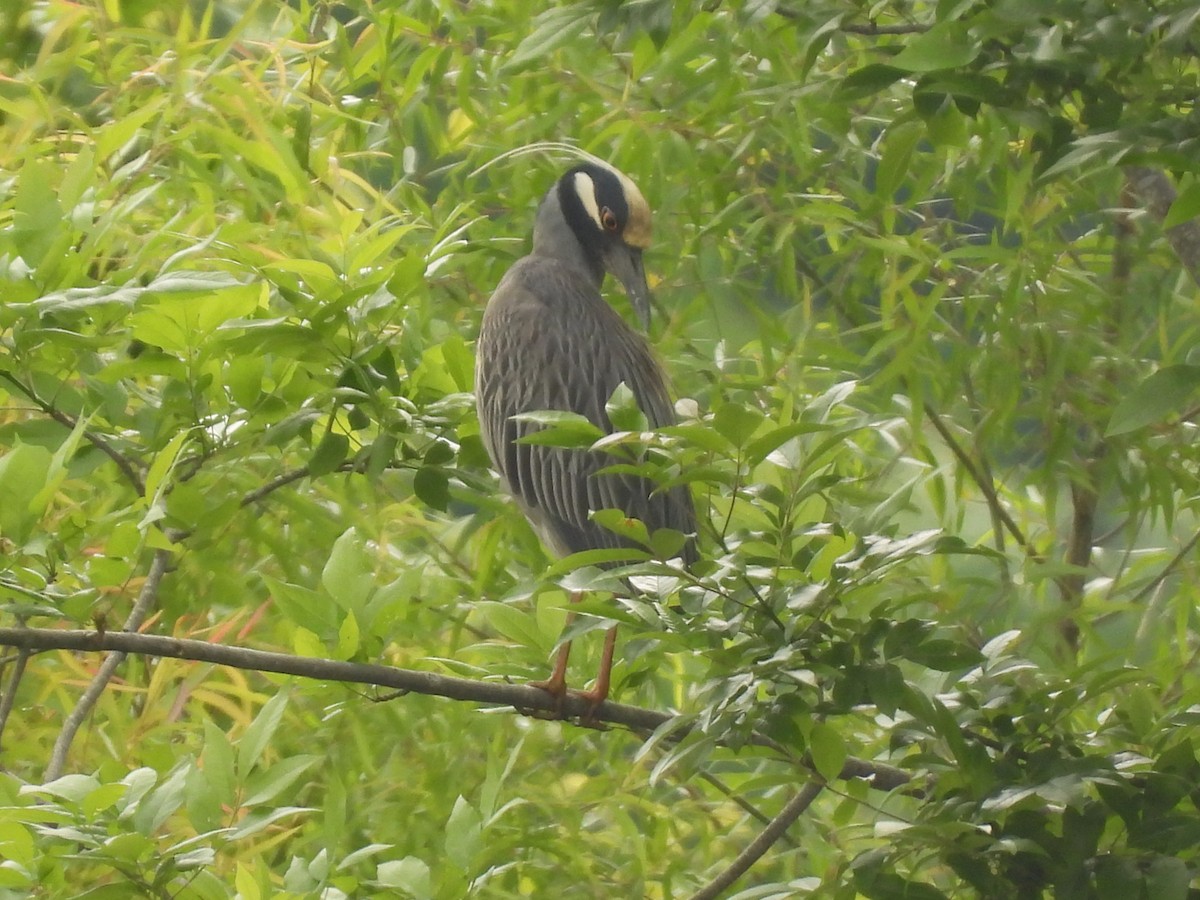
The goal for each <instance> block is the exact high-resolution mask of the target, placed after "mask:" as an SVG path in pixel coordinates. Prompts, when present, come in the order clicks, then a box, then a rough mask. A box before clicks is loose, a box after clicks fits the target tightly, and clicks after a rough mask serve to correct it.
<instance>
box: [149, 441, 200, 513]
mask: <svg viewBox="0 0 1200 900" xmlns="http://www.w3.org/2000/svg"><path fill="white" fill-rule="evenodd" d="M190 433H191V432H189V431H180V432H177V433H176V434H175V435H174V436H172V438H171V439H170V440H169V441H167V445H166V446H165V447H163V448H162V449H161V450H159V451H158V453H156V454H155V455H154V462H152V463H151V464H150V469H149V471H147V472H146V492H145V495H144V496H145V497H146V500H148V501H149V502H151V503H154V502H157V500H158V499H159V492H160V491H162V490H164V489H165V487H166V479H167V475H168V474H169V473H170V472H171V470H172V469H173V468H174V467H175V461H176V460H177V459H179V453H180V451H181V450H183V445H184V443H185V442H186V441H187V439H188V435H189V434H190Z"/></svg>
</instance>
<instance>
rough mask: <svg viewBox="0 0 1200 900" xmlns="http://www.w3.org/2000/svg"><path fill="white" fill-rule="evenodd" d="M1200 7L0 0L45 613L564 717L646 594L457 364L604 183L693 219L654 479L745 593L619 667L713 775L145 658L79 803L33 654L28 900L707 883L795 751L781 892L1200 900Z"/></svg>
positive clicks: (18, 701) (14, 467) (11, 577)
mask: <svg viewBox="0 0 1200 900" xmlns="http://www.w3.org/2000/svg"><path fill="white" fill-rule="evenodd" d="M1198 21H1200V4H1197V3H1194V2H1183V0H1163V2H1158V3H1155V4H1148V3H1143V2H1141V0H1055V2H1050V3H1046V2H1034V0H959V2H950V0H942V2H936V3H935V2H924V0H922V2H914V3H909V2H888V0H882V2H876V3H866V2H860V0H812V2H804V3H801V2H795V3H786V2H779V3H776V2H771V0H758V2H754V0H746V2H727V3H722V2H711V3H688V2H681V0H637V2H627V3H619V2H614V0H590V2H577V3H563V4H545V3H520V2H516V0H491V2H479V3H465V2H455V0H441V2H413V0H360V2H347V3H325V2H307V0H292V2H290V3H283V2H279V0H223V2H218V0H213V2H204V0H192V2H184V0H168V2H162V0H153V2H151V0H87V2H67V0H10V2H8V3H6V4H5V6H4V9H3V10H2V11H0V136H2V140H0V301H2V302H0V347H2V353H0V550H2V553H0V595H2V596H3V613H2V617H3V623H4V624H12V623H14V622H28V623H30V624H33V625H42V626H45V625H61V626H62V627H86V628H96V627H99V628H105V627H107V628H109V629H116V628H119V627H122V624H125V625H126V627H129V626H135V627H138V628H140V629H143V630H150V631H153V632H155V633H160V634H167V635H176V636H184V637H197V638H202V639H205V640H212V641H221V642H227V643H232V644H242V645H249V646H255V647H261V648H268V649H277V650H283V651H289V652H295V653H298V654H302V655H309V656H329V657H333V658H338V659H352V660H359V661H378V662H386V663H391V664H395V665H401V666H410V667H415V668H429V669H433V670H437V671H445V672H452V673H455V674H460V675H467V676H469V677H477V678H490V679H511V680H514V681H521V680H527V679H530V678H536V677H540V676H541V675H543V674H544V672H545V669H546V666H547V661H548V658H549V656H550V655H551V653H552V648H553V647H554V645H555V642H556V641H557V640H558V639H559V636H560V633H561V629H562V626H563V621H564V613H563V610H562V607H563V605H564V604H565V598H566V590H567V588H573V587H578V586H580V585H589V584H590V585H593V586H600V587H603V586H604V584H605V583H606V582H605V579H604V578H603V577H602V576H599V575H598V574H597V573H596V572H595V571H594V570H590V569H588V568H586V567H581V566H577V565H575V564H574V563H568V564H566V565H560V566H557V567H556V568H555V569H553V570H550V571H548V560H547V559H546V556H545V554H544V551H543V550H542V549H541V548H540V546H539V545H538V543H537V541H536V539H535V537H534V536H533V534H532V532H531V531H530V530H529V529H528V527H527V525H526V524H525V522H524V520H523V519H522V517H521V516H520V514H519V513H518V512H517V511H516V510H515V509H514V507H513V506H512V505H511V504H510V503H509V502H507V501H506V500H505V499H503V497H502V496H501V495H500V494H499V492H498V485H497V483H496V479H495V477H494V476H493V475H492V474H491V473H490V472H489V471H488V469H487V465H486V458H485V455H484V453H483V450H482V445H481V443H480V440H479V436H478V425H477V423H476V421H475V418H474V411H473V403H472V399H471V396H470V391H471V386H472V366H473V357H472V349H471V348H472V343H473V341H474V338H475V335H476V332H477V328H478V323H479V317H480V313H481V310H482V308H483V305H484V303H485V302H486V299H487V297H488V295H489V293H490V290H491V288H492V287H493V286H494V285H495V284H496V283H497V281H498V280H499V278H500V276H501V274H502V273H503V272H504V270H505V269H506V267H507V266H508V265H509V264H511V262H512V261H513V260H514V259H516V258H517V257H519V256H521V255H522V254H523V253H524V252H526V249H527V247H528V235H529V233H530V230H531V225H532V215H533V210H534V208H535V206H536V203H537V200H538V198H539V197H540V195H541V194H542V193H543V192H544V191H545V190H546V189H547V188H548V187H549V185H550V184H552V182H553V180H554V179H555V178H556V176H557V174H558V173H559V172H560V171H561V170H562V169H563V168H564V167H565V166H567V165H568V164H569V162H570V160H571V158H572V157H571V147H572V146H574V147H578V148H580V149H582V150H585V151H588V152H591V153H594V154H596V155H599V156H601V157H603V158H605V159H608V160H610V161H611V162H612V163H614V164H615V165H617V166H619V167H620V168H622V169H623V170H624V171H626V172H627V173H629V174H630V175H631V176H632V177H633V178H634V179H635V180H636V181H637V182H638V184H639V185H640V187H641V189H642V191H643V192H644V193H645V195H646V196H647V198H649V200H650V202H651V204H652V206H654V208H655V210H656V223H655V228H656V242H655V247H654V249H653V250H652V251H651V252H650V254H649V256H648V260H647V265H648V269H649V270H650V271H651V273H652V274H651V277H652V283H653V286H654V288H655V290H656V295H657V296H656V305H657V310H658V314H657V317H656V321H655V323H654V325H653V328H652V340H653V342H654V343H655V345H656V347H657V348H658V350H659V352H660V354H661V356H662V358H663V360H664V362H665V364H666V366H667V368H668V369H669V371H670V372H671V373H672V376H673V378H674V381H675V386H676V389H677V392H678V394H679V395H680V396H681V397H684V398H689V399H691V400H693V401H694V404H693V405H690V406H685V412H687V413H688V415H687V417H685V419H684V421H683V423H682V424H681V425H680V426H679V427H678V428H675V429H668V430H667V431H666V432H665V433H664V434H660V435H656V436H641V435H631V436H630V437H629V438H628V440H629V441H631V442H633V443H644V442H646V441H649V442H651V443H653V444H655V445H656V446H657V447H659V448H660V449H661V451H662V454H663V455H664V457H665V459H666V460H667V462H666V463H665V464H664V471H665V473H666V475H665V477H679V478H683V479H684V480H686V481H688V482H689V483H691V484H692V485H693V488H694V490H695V491H696V496H697V499H698V501H699V503H700V506H701V508H702V510H703V516H702V518H704V520H705V522H704V524H703V526H702V534H701V541H702V546H703V547H704V550H705V556H706V560H705V562H703V563H702V564H701V565H700V566H699V567H698V568H697V570H696V572H695V574H694V575H693V576H690V577H686V578H685V577H682V576H680V575H679V574H678V573H671V572H670V571H669V570H668V569H663V568H662V567H661V566H658V565H656V564H655V563H653V562H647V563H646V564H645V565H642V566H641V567H637V568H636V571H638V572H641V573H642V574H643V575H644V576H645V578H646V580H645V581H644V582H643V583H644V584H645V585H646V590H645V592H644V594H643V595H642V596H640V597H638V598H635V599H631V600H625V601H622V602H621V603H620V604H619V605H618V604H614V603H613V602H611V601H610V600H606V599H597V600H595V601H594V602H590V603H589V604H588V605H586V606H585V609H586V610H588V611H589V612H590V613H591V614H592V615H590V616H585V617H584V618H583V619H581V628H580V629H579V630H582V631H587V630H588V629H592V630H594V629H595V628H596V627H603V626H604V625H605V624H606V623H605V622H604V621H603V620H602V619H599V618H597V616H601V615H605V614H608V615H610V616H616V617H617V618H618V619H619V621H621V622H622V623H623V625H624V626H625V627H624V628H623V636H622V643H621V650H620V661H619V665H618V670H617V685H616V689H617V694H618V699H619V700H621V701H623V702H627V703H632V704H637V705H642V706H648V707H652V708H655V709H662V710H675V711H678V712H679V713H680V714H681V715H682V716H683V721H686V722H688V723H691V724H693V725H694V726H695V730H694V731H693V732H692V734H691V735H690V736H689V737H688V738H687V739H686V740H684V741H683V742H681V743H679V744H675V745H672V744H669V743H668V742H666V741H662V740H651V741H649V742H646V743H643V739H642V737H641V736H638V735H633V734H627V733H624V732H621V731H608V732H597V731H593V730H587V729H579V728H576V727H573V726H570V725H563V724H559V723H552V722H544V721H536V720H530V719H526V718H523V717H520V716H516V715H513V714H511V713H510V712H503V711H500V712H498V713H492V714H489V713H488V712H487V711H483V710H479V709H476V708H473V707H471V706H469V705H467V704H460V703H453V702H450V701H445V700H438V699H435V698H428V697H416V696H407V697H403V698H400V699H392V700H391V702H387V703H376V702H372V700H373V699H377V698H374V697H372V696H369V695H367V694H364V693H363V692H361V691H360V690H357V689H351V688H348V687H346V686H342V685H337V684H324V683H306V682H302V681H299V680H289V679H285V678H281V677H275V676H265V675H256V674H253V673H246V672H239V671H233V670H225V669H220V668H215V667H211V666H205V665H197V664H192V663H183V662H179V661H176V660H158V661H155V660H149V659H136V658H130V659H128V660H126V661H125V663H124V664H123V666H122V667H121V668H120V669H119V670H118V674H117V677H116V679H115V680H114V681H113V682H112V683H111V684H109V685H108V687H107V688H106V690H104V692H103V693H102V695H101V696H100V698H99V701H98V703H97V705H96V707H95V709H94V711H92V712H91V714H90V715H89V717H88V718H87V720H86V722H85V724H84V727H83V729H82V731H81V732H80V733H79V735H78V737H77V739H76V740H75V742H74V744H73V745H72V746H71V748H70V753H69V756H68V757H66V759H67V762H66V765H65V766H63V765H62V764H61V762H59V763H55V762H52V761H51V758H52V753H53V747H54V745H55V742H56V740H59V739H60V734H61V729H62V724H63V720H64V718H65V717H66V715H67V714H68V713H69V712H70V711H71V710H72V709H73V708H74V707H75V705H76V703H77V702H78V700H79V697H80V696H81V695H82V693H83V692H84V690H85V689H86V687H87V685H88V683H89V682H90V681H91V680H92V679H93V677H94V676H95V673H96V670H97V668H98V667H99V665H100V660H99V659H97V658H93V657H91V656H87V655H75V654H70V653H47V654H41V655H37V656H34V657H32V658H29V659H28V660H25V659H18V657H17V656H16V655H15V654H14V655H9V656H6V657H5V658H4V660H5V672H4V674H5V685H6V691H5V697H6V698H7V702H9V703H12V704H13V708H12V710H11V715H9V717H8V720H7V722H6V727H5V730H4V734H3V756H2V757H0V759H2V763H3V770H4V771H3V774H0V795H2V797H3V802H2V803H0V851H2V852H0V856H3V858H4V860H5V862H4V863H2V864H0V895H2V896H6V897H8V896H11V897H24V896H30V895H33V896H46V897H68V896H70V897H80V896H86V897H110V896H111V897H128V896H147V897H167V896H170V897H178V898H186V897H226V896H233V895H234V894H235V892H236V894H237V895H238V896H241V897H243V898H256V897H289V896H295V897H301V896H318V895H319V896H323V897H328V898H336V897H342V896H346V897H350V896H378V895H388V896H407V897H415V898H459V897H466V896H472V897H496V898H500V897H545V896H563V897H610V896H614V895H617V894H622V895H625V896H644V897H650V898H663V897H684V896H690V895H692V894H693V893H695V892H697V891H699V890H700V889H701V888H702V886H703V885H704V884H706V883H707V882H709V881H710V879H712V878H713V877H714V876H715V875H716V873H718V872H719V871H721V870H722V869H723V868H724V867H725V866H726V865H727V864H728V862H729V861H730V860H731V859H732V858H733V857H734V856H735V855H736V854H737V853H738V852H739V851H740V850H741V849H742V848H743V847H744V846H745V845H746V844H747V843H748V842H749V841H750V840H751V839H752V838H753V837H754V835H755V834H756V833H757V832H758V831H759V830H760V829H761V827H762V825H761V820H762V819H763V818H764V817H769V816H773V815H775V814H776V813H777V812H778V811H779V809H780V808H781V807H782V806H783V804H784V803H785V802H786V801H787V800H788V799H789V798H791V797H792V796H793V795H794V794H795V793H796V791H797V790H798V789H799V788H800V786H801V785H802V784H803V783H804V782H805V781H806V780H808V779H810V778H812V777H814V775H813V774H812V772H811V771H808V770H806V769H804V768H802V767H798V766H797V765H795V763H794V759H796V758H801V757H804V758H806V759H807V760H808V761H809V764H810V765H811V766H813V767H814V768H815V772H816V773H817V776H816V777H825V778H828V779H829V786H828V788H827V789H826V790H825V792H824V793H823V794H822V795H821V796H820V797H819V798H818V800H817V802H816V803H815V804H814V805H813V806H812V808H811V809H810V810H809V811H808V812H807V813H806V815H805V816H804V817H803V818H801V819H800V821H799V822H798V823H797V824H795V825H794V826H793V827H792V828H791V829H790V830H789V832H788V834H787V835H786V836H785V838H784V839H783V840H782V841H781V842H780V843H779V844H777V845H776V847H775V848H774V850H773V851H772V852H771V853H770V854H769V855H768V856H767V857H766V858H765V859H764V860H762V861H761V862H760V863H759V864H758V865H757V866H756V867H755V868H754V869H753V870H752V871H751V873H750V875H748V876H746V877H745V878H743V879H742V880H741V881H740V882H739V884H738V888H737V890H738V891H740V892H737V893H736V894H735V895H736V896H738V897H741V898H744V900H748V898H762V897H777V898H782V897H801V896H820V897H870V898H896V897H905V898H926V897H929V898H937V897H965V896H981V897H1002V898H1007V897H1011V898H1027V897H1040V896H1055V897H1072V898H1074V897H1079V898H1083V897H1115V896H1120V897H1122V898H1130V897H1146V898H1156V900H1157V898H1167V900H1172V898H1186V897H1193V896H1198V895H1200V859H1198V856H1200V853H1198V850H1197V848H1200V809H1198V805H1200V792H1198V789H1197V785H1198V784H1200V762H1198V761H1197V755H1196V739H1197V723H1198V720H1200V716H1198V713H1197V710H1200V685H1198V683H1197V679H1196V655H1197V649H1198V647H1200V641H1198V622H1197V587H1196V585H1197V562H1196V553H1195V547H1196V544H1197V542H1198V540H1200V522H1198V520H1197V515H1196V497H1197V493H1198V489H1197V488H1198V486H1197V478H1198V469H1197V442H1196V429H1195V417H1196V412H1197V396H1198V388H1200V375H1198V374H1197V372H1198V371H1200V367H1198V366H1197V364H1196V362H1195V361H1194V360H1193V359H1192V358H1191V352H1192V347H1193V346H1194V344H1195V343H1196V339H1197V315H1196V312H1197V310H1196V299H1197V284H1196V281H1195V277H1196V273H1197V272H1200V241H1197V240H1196V238H1195V232H1194V231H1193V229H1194V227H1195V223H1194V222H1193V221H1192V220H1193V219H1194V218H1195V216H1196V215H1197V214H1198V213H1200V183H1198V181H1197V175H1198V168H1200V163H1198V162H1197V160H1200V128H1198V126H1200V121H1198V119H1197V113H1196V109H1195V99H1196V97H1197V95H1198V94H1200V85H1198V83H1197V81H1198V76H1200V66H1198V65H1197V59H1196V57H1197V54H1196V47H1197V22H1198ZM1156 192H1157V193H1156ZM1164 192H1165V193H1164ZM1164 197H1165V199H1164ZM613 302H614V304H615V305H617V306H618V307H619V308H621V309H622V310H625V308H626V307H625V301H624V298H623V297H621V296H614V297H613ZM154 560H157V561H158V566H159V569H160V570H162V571H158V570H155V568H154V565H155V564H154V562H152V561H154ZM574 562H580V561H578V560H577V561H574ZM156 572H157V575H161V584H159V583H158V581H157V578H156ZM148 576H149V577H148ZM139 595H141V596H142V597H143V598H144V599H145V600H146V601H147V602H146V604H143V605H144V606H145V607H146V608H144V609H137V608H135V600H136V599H137V598H138V597H139ZM131 615H132V618H130V617H131ZM598 653H599V640H598V639H597V638H596V637H595V635H591V636H589V637H583V638H581V639H580V640H579V641H577V642H576V658H575V660H574V664H573V669H572V671H573V675H574V677H575V678H576V680H577V681H578V680H581V679H582V678H584V677H585V673H587V672H588V671H592V670H594V666H595V664H596V659H597V657H598ZM755 732H758V733H760V734H767V735H769V736H771V737H772V738H773V739H774V740H775V741H777V742H778V745H779V746H780V747H781V748H783V749H784V750H786V754H781V753H779V752H776V751H773V750H766V749H763V748H762V747H759V746H755V745H753V744H752V743H750V739H751V737H752V735H753V733H755ZM847 754H849V755H851V756H854V757H858V758H861V759H866V760H875V761H879V762H887V763H890V764H892V765H896V766H899V767H902V768H904V769H906V770H908V771H909V772H910V773H911V775H912V777H913V784H914V785H919V787H920V791H919V792H916V793H914V792H912V791H907V792H906V791H904V790H900V791H895V792H892V793H890V794H889V793H884V792H881V791H877V790H872V789H871V787H870V786H869V784H868V783H867V781H865V780H862V779H851V780H837V779H836V776H837V774H838V773H839V771H840V770H841V768H842V763H843V761H844V760H845V759H846V757H847ZM788 755H790V756H791V759H789V758H788Z"/></svg>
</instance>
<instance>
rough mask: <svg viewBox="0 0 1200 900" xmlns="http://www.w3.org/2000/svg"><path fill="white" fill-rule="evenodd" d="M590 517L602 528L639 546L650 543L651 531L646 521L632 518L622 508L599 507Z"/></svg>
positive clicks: (646, 545)
mask: <svg viewBox="0 0 1200 900" xmlns="http://www.w3.org/2000/svg"><path fill="white" fill-rule="evenodd" d="M588 518H590V519H591V520H592V521H593V522H595V523H596V524H597V525H599V526H600V527H601V528H606V529H607V530H609V531H611V532H612V533H613V534H619V535H620V536H621V537H623V538H626V539H627V540H630V541H633V542H634V543H635V544H637V545H638V546H639V547H648V546H649V545H650V532H648V531H647V530H646V525H645V523H644V522H642V521H641V520H640V519H633V518H630V517H629V516H627V515H625V513H624V511H622V510H619V509H597V510H593V511H592V513H591V515H590V516H589V517H588Z"/></svg>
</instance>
